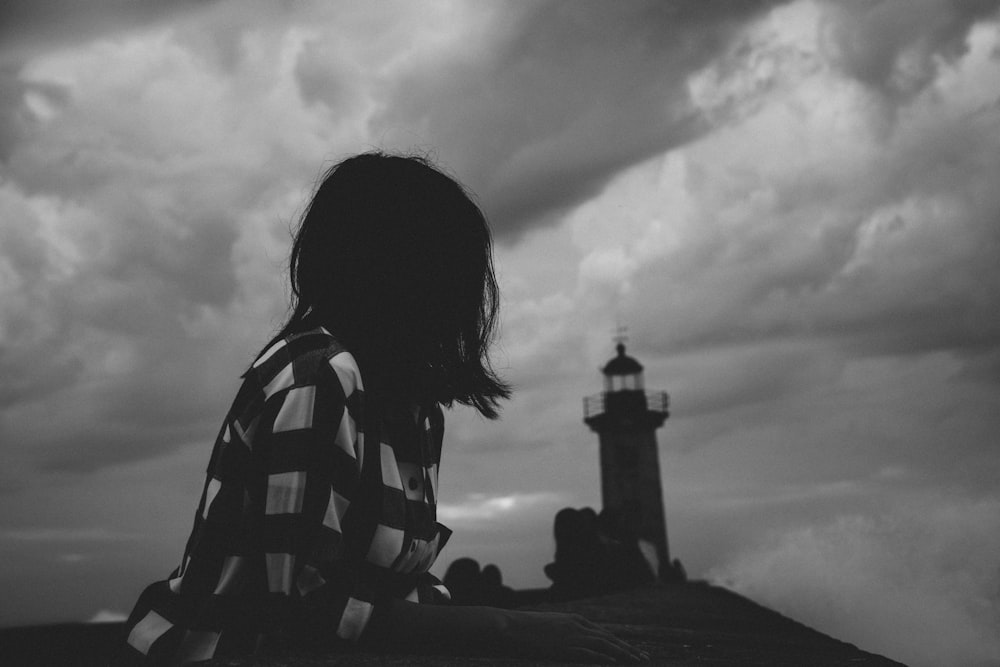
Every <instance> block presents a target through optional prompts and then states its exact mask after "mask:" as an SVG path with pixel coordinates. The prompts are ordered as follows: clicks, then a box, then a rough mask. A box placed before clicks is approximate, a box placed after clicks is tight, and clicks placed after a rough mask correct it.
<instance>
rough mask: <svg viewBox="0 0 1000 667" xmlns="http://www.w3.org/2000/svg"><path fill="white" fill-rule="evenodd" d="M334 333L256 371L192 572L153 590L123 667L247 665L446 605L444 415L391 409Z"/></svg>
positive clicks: (212, 470) (208, 499)
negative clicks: (380, 616)
mask: <svg viewBox="0 0 1000 667" xmlns="http://www.w3.org/2000/svg"><path fill="white" fill-rule="evenodd" d="M367 398H368V400H367V401H366V395H365V391H364V385H363V383H362V379H361V375H360V373H359V371H358V366H357V364H356V363H355V360H354V358H353V357H352V356H351V354H350V353H349V352H348V351H346V350H345V349H344V348H343V347H341V346H340V345H339V344H338V343H337V342H336V341H335V340H334V338H333V337H332V336H331V335H330V334H329V333H328V332H327V331H326V330H325V329H323V328H318V329H315V330H312V331H309V332H306V333H302V334H296V335H292V336H289V337H287V338H285V339H283V340H280V341H278V342H277V343H275V344H274V345H272V346H271V347H270V348H269V349H267V350H266V351H265V352H264V353H263V354H261V355H260V357H259V358H258V359H257V360H256V361H255V362H254V364H253V366H252V367H251V368H250V369H249V370H248V371H247V372H246V373H245V374H244V376H243V385H242V387H241V388H240V390H239V393H238V394H237V396H236V399H235V401H234V402H233V406H232V408H231V409H230V411H229V413H228V415H227V417H226V420H225V423H224V424H223V426H222V428H221V430H220V433H219V435H218V438H217V439H216V441H215V446H214V448H213V450H212V457H211V460H210V462H209V465H208V474H207V479H206V482H205V486H204V489H203V491H202V494H201V501H200V503H199V505H198V510H197V512H196V514H195V519H194V528H193V529H192V532H191V536H190V538H189V539H188V542H187V547H186V549H185V551H184V556H183V559H182V561H181V565H180V566H179V567H178V568H177V569H176V570H175V571H174V572H173V573H172V574H171V575H170V578H169V579H168V580H166V581H161V582H157V583H155V584H152V585H151V586H149V587H148V588H147V589H146V590H145V591H144V592H143V594H142V595H141V596H140V598H139V601H138V602H137V603H136V606H135V609H134V610H133V612H132V614H131V616H130V617H129V620H128V622H127V624H126V631H127V632H128V637H127V641H126V645H125V646H124V647H123V650H122V652H121V654H120V656H119V658H118V661H117V662H116V663H114V664H117V665H129V664H144V665H149V664H182V663H184V662H189V661H196V660H205V659H208V658H212V657H221V656H226V655H236V654H244V653H247V652H251V651H253V650H254V647H255V646H259V645H260V642H261V639H262V637H265V636H268V637H271V636H277V637H280V638H283V639H286V640H287V639H288V638H291V641H293V642H294V641H295V638H301V639H302V640H303V641H304V642H311V643H316V642H320V643H322V642H325V644H324V645H329V644H336V643H338V642H351V641H353V640H357V639H358V638H359V637H360V636H361V635H362V633H363V632H364V631H365V628H366V627H367V626H368V624H369V621H370V619H371V618H372V616H373V614H375V613H377V612H376V610H377V609H378V608H380V603H382V602H383V601H384V600H385V599H387V598H392V597H396V598H401V599H408V600H412V601H417V602H441V601H444V599H445V598H447V596H448V594H447V590H446V589H445V588H444V587H443V586H442V585H441V584H440V582H439V581H438V580H437V579H435V578H434V577H432V576H431V575H430V574H428V573H427V570H428V569H429V568H430V567H431V565H432V564H433V563H434V560H435V559H436V558H437V554H438V552H439V551H440V549H441V548H442V547H443V546H444V544H445V542H446V541H447V540H448V537H449V536H450V534H451V531H450V530H449V529H448V528H446V527H444V526H442V525H441V524H439V523H437V521H436V511H435V507H436V502H437V488H438V487H437V477H438V464H439V462H440V453H441V441H442V436H443V432H444V419H443V416H442V413H441V409H440V406H437V405H435V406H434V407H433V408H432V409H429V410H420V411H419V412H418V414H417V417H416V419H414V414H413V413H412V412H411V411H409V410H395V411H389V410H383V409H380V408H379V407H378V406H377V405H375V401H374V400H373V399H372V398H371V396H368V397H367Z"/></svg>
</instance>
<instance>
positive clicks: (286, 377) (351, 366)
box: [245, 327, 364, 396]
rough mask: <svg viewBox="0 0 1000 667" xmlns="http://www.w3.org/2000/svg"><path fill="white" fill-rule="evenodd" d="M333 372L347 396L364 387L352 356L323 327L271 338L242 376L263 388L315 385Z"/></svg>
mask: <svg viewBox="0 0 1000 667" xmlns="http://www.w3.org/2000/svg"><path fill="white" fill-rule="evenodd" d="M331 372H332V375H335V376H336V378H337V379H338V380H339V382H340V384H341V385H342V386H343V388H344V393H345V394H346V395H348V396H350V395H351V394H352V393H354V392H355V391H357V390H360V389H363V388H364V384H363V382H362V380H361V372H360V370H359V368H358V364H357V361H356V360H355V358H354V356H353V355H352V354H351V353H350V351H348V350H347V348H345V347H344V346H343V344H341V343H340V341H338V340H337V339H336V338H334V337H333V335H332V334H330V332H329V331H327V330H326V329H325V328H323V327H316V328H313V329H309V330H307V331H302V332H297V333H292V334H290V335H288V336H285V337H283V338H280V339H278V340H276V341H272V343H271V344H270V345H268V346H267V347H266V348H265V349H264V351H263V352H261V353H260V355H258V357H257V359H256V360H255V361H254V362H253V364H252V365H251V366H250V368H249V369H248V370H247V373H246V374H245V376H249V375H254V376H255V377H256V379H257V381H258V382H259V383H260V385H261V386H262V387H268V386H269V385H271V384H273V383H275V382H276V381H280V384H281V385H286V384H292V385H302V384H315V383H317V382H321V381H323V380H324V379H330V378H331V377H332V375H331Z"/></svg>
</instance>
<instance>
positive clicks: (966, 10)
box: [825, 0, 1000, 101]
mask: <svg viewBox="0 0 1000 667" xmlns="http://www.w3.org/2000/svg"><path fill="white" fill-rule="evenodd" d="M827 4H828V6H829V8H830V9H831V13H830V21H829V23H828V24H827V25H826V30H825V35H826V37H827V38H828V41H827V46H828V48H829V49H830V52H831V55H832V56H833V59H834V62H836V63H837V64H839V65H840V66H841V67H842V68H843V69H844V71H845V72H847V73H848V74H849V75H850V76H852V77H854V78H856V79H857V80H859V81H861V82H863V83H865V84H866V85H868V86H871V87H872V88H873V89H875V90H878V91H879V92H881V93H883V94H885V95H886V96H888V97H889V98H890V99H893V100H895V101H905V100H907V99H910V98H912V97H913V96H914V95H916V94H917V93H919V92H920V91H921V90H923V89H924V88H925V87H926V86H927V85H928V84H929V83H930V82H931V81H933V80H934V78H935V77H936V75H937V72H938V69H939V68H940V66H941V64H942V63H949V62H954V61H955V60H956V59H957V58H959V57H961V56H962V55H963V54H965V53H966V51H967V49H968V46H967V43H966V38H967V36H968V33H969V28H970V27H971V26H972V25H973V24H975V23H976V22H977V21H981V20H983V19H987V18H995V17H996V14H997V11H998V10H1000V2H997V0H946V1H940V0H917V1H914V0H886V1H882V2H828V3H827Z"/></svg>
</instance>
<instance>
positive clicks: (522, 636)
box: [499, 611, 649, 662]
mask: <svg viewBox="0 0 1000 667" xmlns="http://www.w3.org/2000/svg"><path fill="white" fill-rule="evenodd" d="M499 639H500V641H501V642H502V644H503V645H504V646H505V648H509V649H510V650H512V651H514V652H516V653H518V654H520V655H524V656H526V657H535V658H548V659H550V660H575V661H580V662H639V661H645V660H649V656H648V655H646V654H645V653H643V652H642V651H640V650H638V649H636V648H633V647H632V646H630V645H629V644H627V643H626V642H624V641H622V640H621V639H619V638H618V637H616V636H614V635H613V634H611V633H610V632H608V631H607V630H605V629H604V628H602V627H600V626H599V625H597V624H596V623H592V622H590V621H588V620H587V619H586V618H584V617H583V616H580V615H579V614H562V613H555V612H542V611H508V612H504V613H503V618H502V621H501V624H500V636H499Z"/></svg>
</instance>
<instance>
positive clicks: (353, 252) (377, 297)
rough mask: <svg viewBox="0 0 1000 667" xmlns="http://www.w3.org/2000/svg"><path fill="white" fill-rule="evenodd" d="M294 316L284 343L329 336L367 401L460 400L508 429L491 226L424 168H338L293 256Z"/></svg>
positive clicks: (302, 228) (453, 185) (392, 158)
mask: <svg viewBox="0 0 1000 667" xmlns="http://www.w3.org/2000/svg"><path fill="white" fill-rule="evenodd" d="M290 273H291V288H292V303H291V314H290V315H289V317H288V320H287V321H286V322H285V324H284V326H283V327H282V329H281V331H280V332H279V333H278V335H277V336H276V338H282V337H284V336H287V335H289V334H292V333H296V332H299V331H303V330H306V329H308V328H311V327H314V326H316V325H323V326H325V327H326V328H327V329H328V330H329V331H330V332H331V333H332V334H333V335H334V337H335V338H337V339H338V340H339V341H340V342H341V343H342V344H343V345H344V346H345V347H346V348H347V349H348V350H350V351H351V353H352V354H353V355H354V356H355V358H356V359H357V360H358V364H359V366H360V367H361V372H362V377H363V378H364V379H365V389H366V392H372V391H374V392H377V393H378V394H379V395H381V396H383V397H386V398H416V399H418V400H421V401H428V400H433V401H437V402H439V403H443V404H445V405H451V404H452V402H453V401H458V402H459V403H463V404H465V405H470V406H473V407H475V408H476V409H477V410H479V412H480V413H481V414H483V415H484V416H486V417H489V418H491V419H492V418H496V416H497V405H498V401H499V400H500V399H501V398H508V397H509V396H510V388H509V387H508V385H506V384H505V383H504V382H503V381H502V380H501V379H500V378H499V377H498V376H497V374H496V373H495V371H494V370H493V368H492V366H491V365H490V362H489V358H488V356H487V351H488V348H489V345H490V343H491V342H492V339H493V336H494V332H495V328H496V323H497V309H498V306H499V303H498V301H499V289H498V287H497V283H496V278H495V277H494V275H493V253H492V240H491V237H490V230H489V225H488V223H487V221H486V218H485V216H484V215H483V213H482V211H480V210H479V207H478V206H476V204H475V203H474V202H473V201H472V199H471V198H470V196H469V195H468V193H466V191H465V190H464V189H463V188H462V186H461V185H459V184H458V183H457V182H456V181H455V180H453V179H452V178H450V177H448V176H446V175H445V174H443V173H441V172H440V171H439V170H438V169H436V168H435V167H434V166H433V165H431V164H430V162H429V161H428V160H426V159H425V158H422V157H413V156H400V155H386V154H384V153H380V152H372V153H363V154H361V155H356V156H354V157H350V158H348V159H346V160H344V161H342V162H340V163H339V164H336V165H334V166H333V167H331V168H330V169H329V170H328V171H327V172H326V174H324V176H323V179H322V182H321V184H320V186H319V188H318V189H317V190H316V193H315V195H314V196H313V199H312V201H311V202H310V204H309V207H308V208H307V210H306V212H305V214H304V215H303V216H302V220H301V222H300V224H299V228H298V231H297V232H296V234H295V241H294V243H293V245H292V254H291V262H290Z"/></svg>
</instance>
